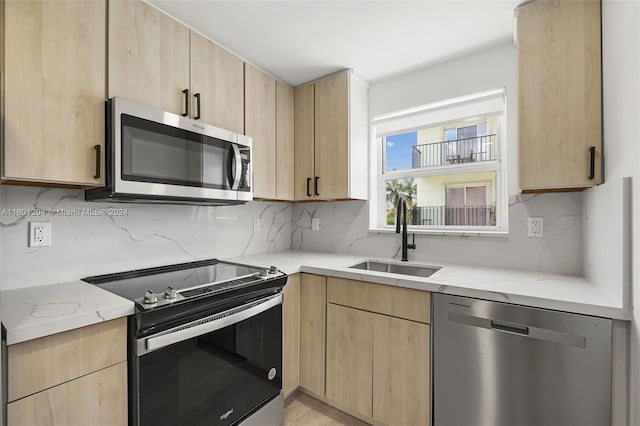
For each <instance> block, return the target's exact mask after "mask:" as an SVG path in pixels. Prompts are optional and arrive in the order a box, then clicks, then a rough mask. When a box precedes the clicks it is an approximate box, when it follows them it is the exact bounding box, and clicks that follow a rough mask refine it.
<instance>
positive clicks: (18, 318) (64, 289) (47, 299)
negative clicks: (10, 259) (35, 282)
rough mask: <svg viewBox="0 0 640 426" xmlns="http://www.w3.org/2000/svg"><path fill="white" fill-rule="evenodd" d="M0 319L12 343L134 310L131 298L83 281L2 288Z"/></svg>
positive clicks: (122, 314)
mask: <svg viewBox="0 0 640 426" xmlns="http://www.w3.org/2000/svg"><path fill="white" fill-rule="evenodd" d="M0 300H2V304H0V319H1V320H2V322H3V323H4V326H5V327H6V329H7V344H8V345H13V344H16V343H20V342H24V341H27V340H32V339H37V338H38V337H44V336H48V335H51V334H56V333H61V332H63V331H68V330H72V329H74V328H79V327H85V326H88V325H92V324H96V323H99V322H103V321H109V320H112V319H116V318H121V317H125V316H128V315H131V314H133V307H134V304H133V302H131V301H129V300H127V299H124V298H122V297H120V296H116V295H115V294H113V293H109V292H108V291H105V290H102V289H100V288H98V287H96V286H94V285H92V284H88V283H85V282H83V281H79V280H78V281H71V282H66V283H60V284H50V285H43V286H37V287H26V288H20V289H13V290H3V291H2V294H1V297H0Z"/></svg>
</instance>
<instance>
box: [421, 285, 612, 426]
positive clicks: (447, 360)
mask: <svg viewBox="0 0 640 426" xmlns="http://www.w3.org/2000/svg"><path fill="white" fill-rule="evenodd" d="M432 327H433V328H432V331H433V403H434V405H433V419H434V422H433V424H434V426H483V425H487V426H489V425H490V426H573V425H575V426H591V425H593V426H596V425H597V426H600V425H609V424H611V386H612V385H611V351H612V343H611V342H612V340H611V339H612V320H609V319H604V318H598V317H592V316H586V315H577V314H569V313H564V312H557V311H549V310H545V309H537V308H528V307H522V306H515V305H510V304H506V303H498V302H488V301H485V300H478V299H471V298H467V297H459V296H449V295H444V294H435V295H434V297H433V324H432Z"/></svg>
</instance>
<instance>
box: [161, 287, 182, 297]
mask: <svg viewBox="0 0 640 426" xmlns="http://www.w3.org/2000/svg"><path fill="white" fill-rule="evenodd" d="M162 297H164V298H165V299H169V300H173V299H175V298H176V297H178V293H176V290H175V289H174V288H173V287H167V289H166V290H165V292H164V295H163V296H162Z"/></svg>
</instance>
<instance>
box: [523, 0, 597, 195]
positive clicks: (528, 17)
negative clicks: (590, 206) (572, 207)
mask: <svg viewBox="0 0 640 426" xmlns="http://www.w3.org/2000/svg"><path fill="white" fill-rule="evenodd" d="M516 11H517V19H518V70H519V137H520V187H521V188H522V190H523V191H542V192H544V191H545V190H557V189H567V190H570V189H584V188H587V187H591V186H593V185H597V184H599V183H602V180H603V176H602V77H601V62H602V59H601V24H600V22H601V16H600V13H601V12H600V1H598V0H585V1H565V0H536V1H534V2H531V3H527V4H524V5H522V6H520V7H519V8H518V9H516ZM590 149H592V150H593V155H594V157H593V160H592V159H591V152H590ZM592 162H593V174H591V163H592Z"/></svg>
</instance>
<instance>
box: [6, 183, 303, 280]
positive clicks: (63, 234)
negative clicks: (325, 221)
mask: <svg viewBox="0 0 640 426" xmlns="http://www.w3.org/2000/svg"><path fill="white" fill-rule="evenodd" d="M291 210H292V206H291V204H288V203H266V202H250V203H247V204H245V205H241V206H224V207H204V206H197V207H196V206H159V205H151V204H147V205H140V204H124V203H123V204H119V203H109V204H106V203H87V202H85V201H84V191H82V190H68V189H49V188H35V187H18V186H1V187H0V247H1V251H0V255H1V259H0V288H2V289H8V288H18V287H28V286H34V285H42V284H48V283H55V282H63V281H70V280H75V279H78V278H82V277H86V276H90V275H96V274H102V273H110V272H116V271H125V270H130V269H136V268H143V267H149V266H158V265H163V264H169V263H179V262H188V261H193V260H201V259H208V258H214V257H231V256H241V255H245V254H254V253H264V252H269V251H281V250H288V249H289V248H290V247H291ZM39 214H43V215H42V216H40V215H39ZM258 217H259V218H260V224H261V229H260V231H258V232H254V231H253V219H254V218H258ZM38 221H47V222H51V225H52V232H51V234H52V246H51V247H37V248H30V247H28V246H27V240H28V222H38Z"/></svg>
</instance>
